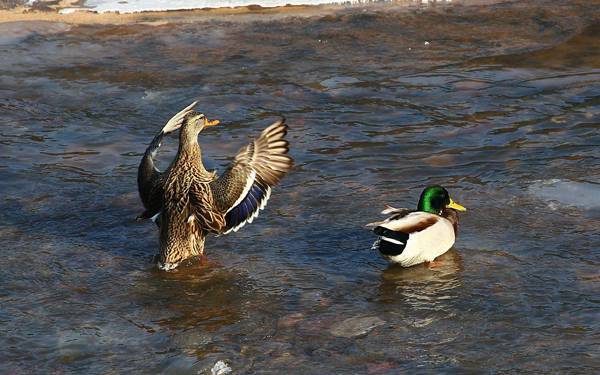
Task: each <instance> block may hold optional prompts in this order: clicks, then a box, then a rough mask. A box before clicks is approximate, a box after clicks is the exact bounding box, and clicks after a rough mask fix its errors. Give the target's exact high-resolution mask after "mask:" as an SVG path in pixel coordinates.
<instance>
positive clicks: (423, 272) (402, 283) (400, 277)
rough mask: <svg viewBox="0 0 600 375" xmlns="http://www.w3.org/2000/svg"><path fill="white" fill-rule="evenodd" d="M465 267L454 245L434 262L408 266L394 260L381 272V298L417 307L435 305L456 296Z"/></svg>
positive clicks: (387, 301) (432, 306)
mask: <svg viewBox="0 0 600 375" xmlns="http://www.w3.org/2000/svg"><path fill="white" fill-rule="evenodd" d="M463 269H464V266H463V260H462V257H461V256H460V254H459V253H458V252H457V251H456V250H454V249H451V250H449V251H448V252H446V253H445V254H444V255H442V256H440V257H438V258H437V259H436V260H435V263H434V265H432V266H427V265H425V264H420V265H417V266H413V267H409V268H404V267H401V266H398V265H395V264H390V265H389V266H388V268H387V269H386V270H385V271H383V272H382V274H381V282H380V285H379V301H380V302H382V303H398V302H399V301H400V302H402V303H405V304H409V305H412V306H415V307H418V306H420V305H426V306H427V308H435V306H436V304H441V305H443V304H444V303H443V302H444V301H446V300H448V299H452V298H453V295H452V291H453V290H454V289H455V288H457V287H459V286H461V285H462V278H461V274H462V271H463Z"/></svg>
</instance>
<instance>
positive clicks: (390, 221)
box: [367, 185, 466, 267]
mask: <svg viewBox="0 0 600 375" xmlns="http://www.w3.org/2000/svg"><path fill="white" fill-rule="evenodd" d="M457 211H466V208H464V207H463V206H461V205H460V204H458V203H456V202H454V201H453V200H452V199H451V198H450V195H449V194H448V191H447V190H446V189H445V188H443V187H442V186H439V185H432V186H428V187H426V188H425V189H424V190H423V192H422V193H421V197H420V198H419V203H418V204H417V209H416V210H410V209H405V208H393V207H390V206H387V207H386V209H385V210H383V211H382V212H381V213H382V214H385V215H389V214H392V216H390V217H389V218H387V219H386V220H384V221H379V222H375V223H370V224H367V227H371V228H373V232H374V233H375V234H376V235H378V236H379V238H378V239H377V241H375V243H374V244H373V248H374V249H377V250H379V252H380V253H381V255H382V256H383V257H384V258H386V259H387V260H388V261H390V262H392V263H398V264H400V265H401V266H403V267H410V266H414V265H416V264H420V263H424V262H433V260H434V259H435V258H437V257H439V256H440V255H442V254H444V253H445V252H446V251H448V250H450V248H451V247H452V245H454V241H455V240H456V234H457V231H458V214H457Z"/></svg>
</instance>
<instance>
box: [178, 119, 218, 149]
mask: <svg viewBox="0 0 600 375" xmlns="http://www.w3.org/2000/svg"><path fill="white" fill-rule="evenodd" d="M219 123H220V121H219V120H212V121H210V120H209V119H207V118H206V116H204V114H203V113H198V112H190V113H188V114H187V115H186V116H185V118H184V119H183V124H182V125H181V131H180V133H179V138H180V141H182V142H183V143H190V142H197V139H198V134H200V132H201V131H202V130H204V128H207V127H210V126H215V125H219Z"/></svg>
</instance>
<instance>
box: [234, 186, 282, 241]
mask: <svg viewBox="0 0 600 375" xmlns="http://www.w3.org/2000/svg"><path fill="white" fill-rule="evenodd" d="M270 195H271V188H270V187H268V186H267V185H266V184H261V183H260V182H259V181H254V183H253V184H252V187H251V188H250V190H249V191H248V194H246V197H245V198H244V199H243V200H242V201H241V202H240V203H239V204H238V205H237V206H235V207H234V208H233V209H231V211H229V212H228V213H227V214H226V215H225V224H226V228H225V232H224V233H225V234H227V233H229V232H231V231H234V232H236V231H237V230H238V229H240V228H241V227H243V226H244V225H245V224H246V223H251V222H252V220H254V218H255V217H257V216H258V213H259V212H260V210H262V209H263V208H264V207H265V205H266V204H267V200H268V199H269V197H270Z"/></svg>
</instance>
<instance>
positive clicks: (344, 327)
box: [329, 316, 385, 338]
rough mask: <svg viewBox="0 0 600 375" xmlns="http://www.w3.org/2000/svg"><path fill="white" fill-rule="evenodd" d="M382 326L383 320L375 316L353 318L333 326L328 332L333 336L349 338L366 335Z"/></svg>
mask: <svg viewBox="0 0 600 375" xmlns="http://www.w3.org/2000/svg"><path fill="white" fill-rule="evenodd" d="M382 324H385V320H382V319H379V318H378V317H376V316H363V317H354V318H348V319H346V320H344V321H343V322H340V323H336V324H334V325H333V327H331V329H330V330H329V332H330V333H331V334H332V335H334V336H338V337H347V338H350V337H356V336H362V335H366V334H367V333H369V332H371V330H373V328H376V327H379V326H380V325H382Z"/></svg>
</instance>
